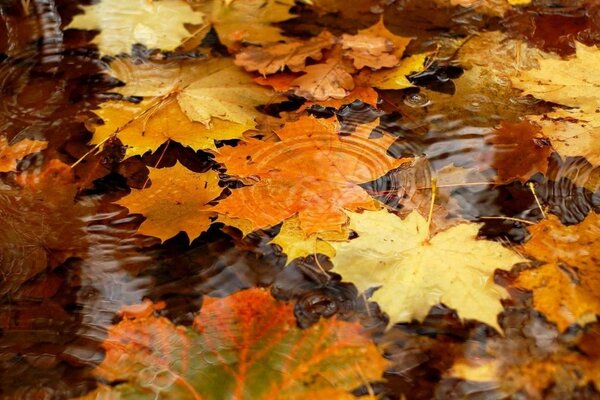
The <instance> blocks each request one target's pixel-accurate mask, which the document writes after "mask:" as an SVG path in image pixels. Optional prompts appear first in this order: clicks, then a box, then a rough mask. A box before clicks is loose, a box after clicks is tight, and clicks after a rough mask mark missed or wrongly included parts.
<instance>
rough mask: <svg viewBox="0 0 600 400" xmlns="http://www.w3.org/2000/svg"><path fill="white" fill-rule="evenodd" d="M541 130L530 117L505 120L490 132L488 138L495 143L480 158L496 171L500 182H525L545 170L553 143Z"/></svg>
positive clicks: (543, 172) (490, 142)
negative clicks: (525, 119) (520, 120)
mask: <svg viewBox="0 0 600 400" xmlns="http://www.w3.org/2000/svg"><path fill="white" fill-rule="evenodd" d="M541 131H542V129H541V127H540V126H538V125H536V124H533V123H531V122H529V121H523V122H517V123H511V122H503V123H502V124H500V126H498V127H497V128H496V129H494V130H493V131H492V132H491V133H490V134H489V135H488V137H487V140H486V142H487V143H488V144H490V145H491V146H492V147H491V149H490V150H486V151H484V154H483V155H482V157H481V160H482V161H484V165H486V166H487V165H489V166H491V167H492V168H494V169H495V170H496V171H497V173H498V177H497V179H496V181H497V182H498V183H506V182H510V181H512V180H520V181H521V182H526V181H527V180H528V179H529V178H530V177H532V176H533V175H535V174H536V173H538V172H540V173H542V174H545V173H546V171H547V170H548V157H550V154H552V147H551V146H550V143H549V142H548V140H547V139H545V138H544V137H543V136H542V135H541Z"/></svg>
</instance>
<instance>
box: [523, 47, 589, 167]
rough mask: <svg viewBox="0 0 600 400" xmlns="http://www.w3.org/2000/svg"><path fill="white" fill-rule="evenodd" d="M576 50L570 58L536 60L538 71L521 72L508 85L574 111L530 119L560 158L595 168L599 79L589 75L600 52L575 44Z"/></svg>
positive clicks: (535, 69)
mask: <svg viewBox="0 0 600 400" xmlns="http://www.w3.org/2000/svg"><path fill="white" fill-rule="evenodd" d="M576 47H577V53H576V55H575V56H574V57H571V58H570V59H567V60H562V59H559V58H557V57H553V56H548V57H545V58H540V59H539V68H534V69H529V70H526V71H522V72H521V73H520V74H519V75H518V76H516V77H513V78H512V82H513V85H514V86H515V87H517V88H519V89H522V90H523V93H524V94H529V95H532V96H534V97H537V98H539V99H542V100H546V101H550V102H553V103H557V104H561V105H564V106H567V107H571V108H574V109H573V110H558V111H556V112H552V113H548V114H547V118H546V119H539V118H535V117H534V119H536V120H537V121H539V122H540V123H541V124H542V125H543V127H544V134H545V135H546V136H547V137H549V138H550V139H551V140H552V143H553V145H554V146H555V147H556V148H557V150H558V151H559V152H560V153H561V154H563V152H564V154H563V155H565V156H573V155H579V156H583V157H586V158H587V159H588V160H589V161H590V162H591V163H592V164H594V165H598V164H600V147H599V146H598V141H597V140H594V137H595V136H597V134H598V132H600V117H599V116H598V115H599V114H600V99H599V98H598V96H596V95H594V94H593V93H595V92H597V91H598V90H599V88H600V78H599V77H598V76H597V74H590V71H593V69H594V68H595V66H596V65H598V62H599V61H600V50H598V48H597V47H595V46H590V47H588V46H586V45H584V44H582V43H579V42H577V43H576ZM565 71H568V73H565ZM555 120H556V121H555ZM555 124H557V126H555Z"/></svg>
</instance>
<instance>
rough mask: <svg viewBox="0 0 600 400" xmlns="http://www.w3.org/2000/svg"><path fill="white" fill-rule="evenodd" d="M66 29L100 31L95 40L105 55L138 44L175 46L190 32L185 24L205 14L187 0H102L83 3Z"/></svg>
mask: <svg viewBox="0 0 600 400" xmlns="http://www.w3.org/2000/svg"><path fill="white" fill-rule="evenodd" d="M81 8H82V9H83V12H84V13H83V14H80V15H76V16H75V18H73V21H71V23H70V24H69V25H67V27H66V28H65V29H86V30H97V31H100V32H99V33H98V35H97V36H96V37H95V38H94V39H93V40H92V43H94V44H96V45H97V46H98V49H99V50H100V53H101V54H103V55H117V54H128V53H130V52H131V46H133V45H134V44H137V43H139V44H143V45H144V46H146V47H147V48H150V49H156V48H157V49H161V50H174V49H175V48H176V47H177V46H179V45H180V44H181V42H182V41H183V39H185V38H187V37H189V36H190V32H189V31H188V30H187V29H186V28H185V27H184V24H195V25H199V24H202V23H203V22H204V15H203V14H202V13H200V12H197V11H193V10H192V8H191V7H190V6H189V4H188V3H187V2H185V1H183V0H160V1H147V0H131V1H120V0H101V1H100V2H99V3H96V4H92V5H88V6H82V7H81Z"/></svg>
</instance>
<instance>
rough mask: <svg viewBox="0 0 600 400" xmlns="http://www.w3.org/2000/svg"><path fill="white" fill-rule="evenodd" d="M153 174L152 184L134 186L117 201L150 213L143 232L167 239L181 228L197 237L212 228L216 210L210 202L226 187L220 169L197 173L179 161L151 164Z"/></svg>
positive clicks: (139, 211) (131, 211) (136, 211)
mask: <svg viewBox="0 0 600 400" xmlns="http://www.w3.org/2000/svg"><path fill="white" fill-rule="evenodd" d="M149 178H150V181H151V182H152V185H151V186H150V187H149V188H146V189H141V190H140V189H132V191H131V193H130V194H129V195H127V196H125V197H123V198H122V199H120V200H119V201H118V202H117V204H120V205H122V206H124V207H127V208H128V209H129V212H130V213H132V214H142V215H143V216H144V217H146V220H145V221H144V222H143V223H142V225H141V226H140V228H139V229H138V232H139V233H141V234H143V235H148V236H154V237H157V238H159V239H161V240H163V241H164V240H167V239H169V238H171V237H173V236H175V235H177V234H178V233H179V232H181V231H183V232H186V233H187V234H188V237H189V238H190V239H194V238H196V237H198V236H199V235H200V234H201V233H202V232H204V231H206V229H208V227H209V226H210V225H211V223H212V222H211V220H210V217H212V216H213V215H214V213H212V212H210V211H208V209H209V208H210V206H209V205H207V203H208V202H210V201H212V200H214V199H215V198H217V197H218V196H219V194H221V191H222V190H223V189H222V188H220V187H219V185H218V183H219V174H218V173H217V172H215V171H208V172H205V173H196V172H193V171H190V170H188V169H187V168H185V167H184V166H182V165H181V164H179V163H177V164H176V165H175V166H173V167H171V168H158V169H157V168H150V177H149Z"/></svg>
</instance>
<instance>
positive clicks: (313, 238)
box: [271, 218, 349, 264]
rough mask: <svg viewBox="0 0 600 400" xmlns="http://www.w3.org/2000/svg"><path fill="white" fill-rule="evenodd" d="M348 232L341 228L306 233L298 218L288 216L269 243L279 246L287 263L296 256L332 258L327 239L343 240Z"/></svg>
mask: <svg viewBox="0 0 600 400" xmlns="http://www.w3.org/2000/svg"><path fill="white" fill-rule="evenodd" d="M348 234H349V232H348V230H347V229H342V231H341V232H336V231H332V232H320V233H313V234H311V235H306V234H305V233H304V232H303V231H302V227H301V226H300V220H299V219H298V218H290V219H288V220H285V221H284V222H283V224H282V225H281V229H280V230H279V233H278V234H277V236H275V238H274V239H273V240H271V243H272V244H276V245H278V246H279V247H281V251H282V252H283V253H284V254H285V255H287V263H288V264H289V263H291V262H292V261H293V260H295V259H297V258H302V257H308V256H312V255H316V254H323V255H326V256H328V257H329V258H333V256H334V255H335V249H334V248H333V247H332V246H331V245H330V244H329V243H327V241H328V240H345V239H347V238H348Z"/></svg>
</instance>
